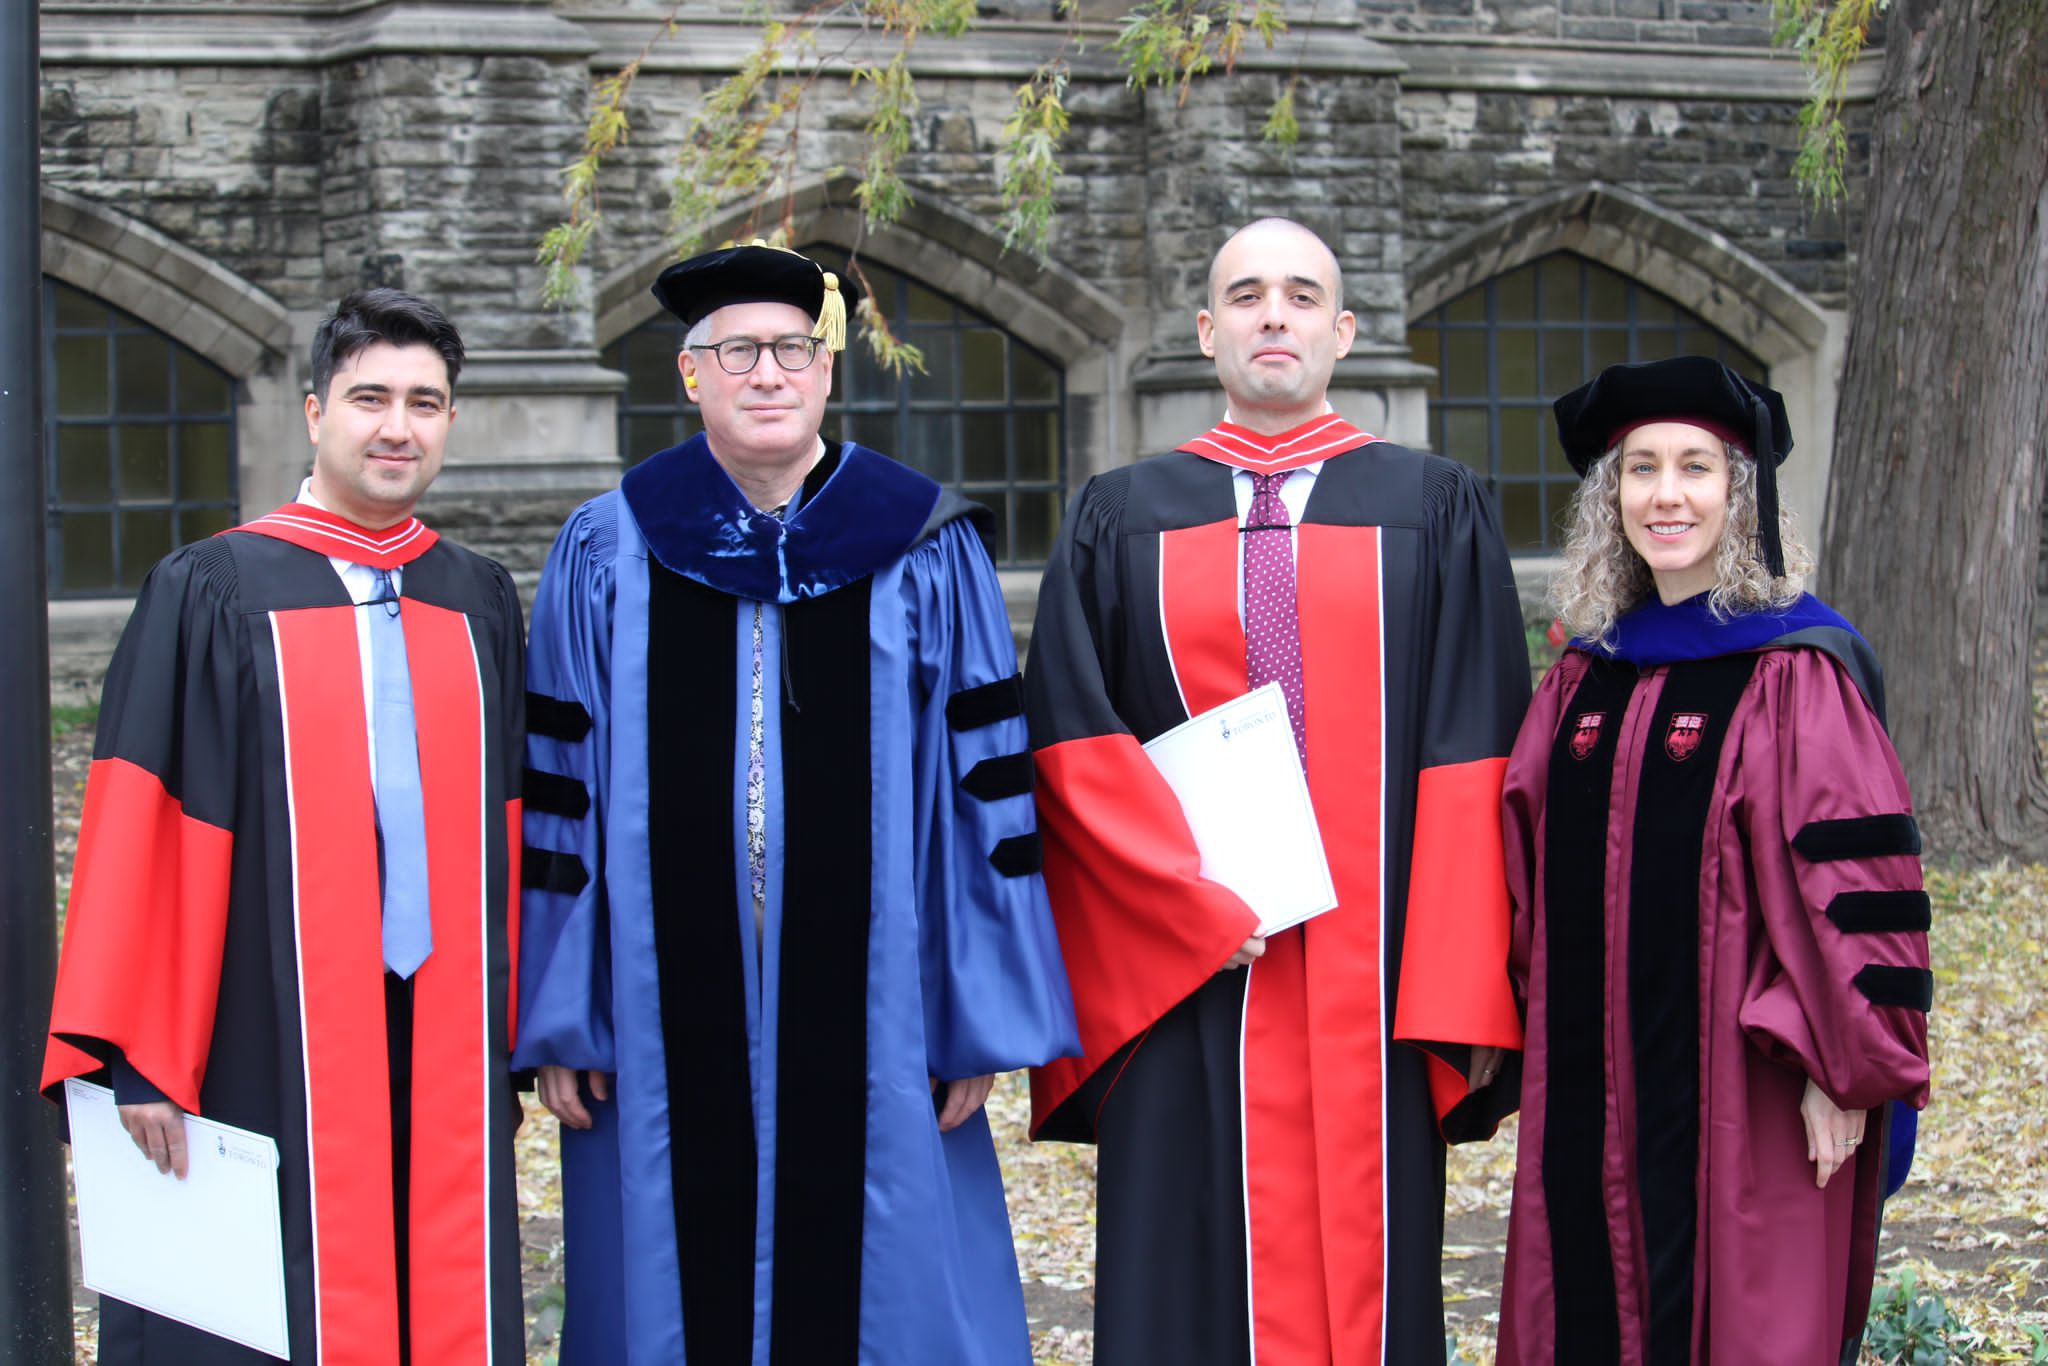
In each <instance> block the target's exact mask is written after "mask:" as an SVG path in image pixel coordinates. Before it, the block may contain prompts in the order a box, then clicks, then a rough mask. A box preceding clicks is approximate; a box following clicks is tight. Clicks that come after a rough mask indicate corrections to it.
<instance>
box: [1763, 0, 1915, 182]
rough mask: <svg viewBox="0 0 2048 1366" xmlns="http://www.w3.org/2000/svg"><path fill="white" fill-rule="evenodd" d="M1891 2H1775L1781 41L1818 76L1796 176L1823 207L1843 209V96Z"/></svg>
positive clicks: (1803, 114)
mask: <svg viewBox="0 0 2048 1366" xmlns="http://www.w3.org/2000/svg"><path fill="white" fill-rule="evenodd" d="M1886 3H1887V0H1771V16H1772V19H1773V20H1774V21H1775V23H1776V26H1777V32H1776V42H1777V44H1778V46H1780V47H1789V48H1792V49H1793V50H1794V51H1796V52H1797V53H1798V54H1799V57H1800V60H1801V61H1802V62H1803V63H1804V64H1805V66H1806V70H1807V74H1808V75H1809V76H1811V77H1812V81H1813V94H1812V96H1811V98H1809V99H1808V101H1807V103H1806V107H1805V108H1803V109H1801V110H1800V111H1799V156H1798V158H1797V159H1796V160H1795V161H1794V162H1793V163H1792V176H1793V178H1794V179H1795V180H1797V181H1798V182H1799V184H1800V186H1801V187H1802V188H1803V189H1804V190H1805V191H1806V192H1807V194H1809V195H1810V196H1812V198H1813V200H1814V202H1815V203H1817V204H1823V205H1832V204H1839V203H1840V202H1841V199H1842V164H1843V162H1844V161H1845V160H1846V159H1847V156H1848V151H1849V135H1848V133H1847V131H1846V130H1845V129H1844V128H1843V126H1842V92H1843V90H1844V89H1845V88H1846V87H1847V85H1848V81H1849V71H1850V68H1852V67H1854V66H1855V65H1856V60H1857V58H1858V57H1860V56H1862V54H1863V46H1864V43H1865V42H1866V41H1867V40H1868V39H1869V37H1870V26H1871V24H1872V23H1874V22H1875V21H1876V19H1877V16H1878V15H1880V14H1882V13H1884V10H1885V6H1886Z"/></svg>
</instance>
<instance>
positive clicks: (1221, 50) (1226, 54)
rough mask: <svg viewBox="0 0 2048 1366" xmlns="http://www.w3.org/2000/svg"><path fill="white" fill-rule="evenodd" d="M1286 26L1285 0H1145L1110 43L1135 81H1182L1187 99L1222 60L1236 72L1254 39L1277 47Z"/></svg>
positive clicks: (1183, 100) (1182, 98)
mask: <svg viewBox="0 0 2048 1366" xmlns="http://www.w3.org/2000/svg"><path fill="white" fill-rule="evenodd" d="M1286 29H1287V20H1286V18H1285V16H1283V15H1282V14H1281V12H1280V0H1251V3H1249V4H1247V3H1245V0H1144V3H1143V4H1140V5H1137V6H1135V7H1133V8H1132V9H1131V11H1130V12H1129V13H1128V14H1126V15H1124V19H1123V25H1122V27H1121V28H1120V29H1119V30H1118V32H1117V35H1116V38H1115V39H1114V40H1113V41H1112V42H1111V43H1110V47H1111V48H1112V49H1113V50H1114V51H1115V52H1116V55H1117V57H1118V58H1119V59H1120V60H1121V61H1122V62H1123V64H1124V70H1125V71H1126V72H1127V73H1129V76H1130V81H1131V84H1132V85H1134V86H1136V87H1137V88H1138V89H1140V90H1143V89H1145V88H1146V87H1147V86H1150V85H1154V84H1157V85H1161V86H1166V85H1178V86H1179V87H1180V97H1179V98H1180V102H1181V103H1182V104H1186V103H1187V102H1188V87H1189V86H1191V85H1192V84H1193V83H1194V80H1195V78H1196V77H1197V76H1200V75H1203V74H1205V73H1206V72H1208V70H1209V68H1210V67H1211V66H1213V65H1214V64H1215V63H1216V62H1217V61H1218V60H1221V61H1222V63H1223V69H1224V70H1225V71H1226V72H1228V71H1235V70H1236V69H1237V59H1238V58H1239V57H1240V56H1242V55H1243V53H1244V45H1245V42H1246V41H1247V40H1248V39H1250V38H1252V37H1253V36H1257V37H1260V38H1263V39H1265V42H1266V46H1267V47H1271V46H1273V43H1274V41H1275V40H1276V39H1278V38H1279V36H1280V35H1281V34H1282V33H1284V32H1285V31H1286Z"/></svg>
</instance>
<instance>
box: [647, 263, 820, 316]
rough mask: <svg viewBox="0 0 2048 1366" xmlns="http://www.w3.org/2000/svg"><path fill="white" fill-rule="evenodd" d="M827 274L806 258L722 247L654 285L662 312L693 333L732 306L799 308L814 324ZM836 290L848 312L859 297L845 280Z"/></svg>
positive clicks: (677, 267) (676, 266) (666, 273)
mask: <svg viewBox="0 0 2048 1366" xmlns="http://www.w3.org/2000/svg"><path fill="white" fill-rule="evenodd" d="M825 280H826V271H825V268H824V267H823V266H821V265H819V264H818V263H817V262H816V261H813V260H812V259H811V258H810V257H808V256H802V255H799V254H798V253H796V252H793V251H783V250H781V249H780V248H777V247H767V246H761V245H758V244H755V245H749V246H733V247H721V248H719V249H718V250H717V251H707V252H704V253H702V254H701V255H697V256H692V257H691V258H690V259H689V260H687V261H678V262H676V264H674V265H672V266H670V267H669V268H668V269H667V270H664V271H663V272H662V273H661V275H660V276H659V277H658V278H657V279H656V280H655V282H654V297H655V298H657V299H659V300H660V301H661V306H662V307H663V308H666V309H667V310H668V311H669V312H671V313H673V314H675V315H676V316H677V317H678V318H681V319H682V320H683V325H684V326H685V327H695V326H696V325H697V324H698V323H699V322H700V321H702V320H703V319H705V318H708V317H710V316H711V315H712V314H713V313H716V312H717V311H718V310H719V309H721V308H724V307H726V306H727V305H729V304H754V303H777V304H790V305H793V306H795V307H797V308H801V309H802V310H803V311H804V312H806V313H808V314H810V316H811V319H812V321H814V322H815V321H816V320H817V318H818V315H819V312H820V311H821V310H822V309H823V307H824V302H825V288H826V285H825ZM834 286H835V287H836V288H837V289H838V290H839V291H840V293H841V295H842V296H843V297H844V298H845V299H846V305H847V308H848V309H849V310H850V309H851V308H852V306H853V303H854V298H855V295H854V293H853V290H852V287H851V286H850V285H849V284H848V283H847V282H846V281H844V280H839V279H837V278H836V277H834Z"/></svg>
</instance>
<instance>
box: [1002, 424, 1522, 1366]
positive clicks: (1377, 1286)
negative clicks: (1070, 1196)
mask: <svg viewBox="0 0 2048 1366" xmlns="http://www.w3.org/2000/svg"><path fill="white" fill-rule="evenodd" d="M1224 459H1229V460H1230V464H1225V463H1221V461H1223V460H1224ZM1314 459H1323V460H1324V461H1325V463H1324V464H1323V466H1322V469H1321V471H1320V473H1319V474H1318V475H1317V477H1316V481H1315V484H1314V486H1313V489H1312V491H1311V493H1310V496H1309V499H1308V503H1307V507H1306V510H1305V511H1304V513H1303V515H1302V517H1301V519H1300V522H1299V528H1298V531H1297V534H1296V537H1295V541H1296V565H1297V573H1296V593H1297V599H1298V603H1299V608H1300V620H1301V652H1302V666H1303V676H1304V687H1305V693H1306V707H1305V721H1306V724H1305V734H1306V738H1307V755H1308V758H1307V773H1308V785H1309V793H1310V797H1311V799H1312V800H1313V802H1314V805H1315V810H1316V815H1317V818H1318V821H1319V823H1320V825H1321V829H1322V834H1323V840H1324V844H1325V847H1326V849H1327V852H1328V855H1329V861H1330V865H1331V873H1332V876H1333V879H1334V881H1335V883H1336V888H1337V895H1338V899H1339V904H1338V906H1337V908H1336V909H1334V910H1332V911H1329V912H1327V913H1326V914H1324V915H1322V916H1319V917H1317V918H1316V919H1314V920H1311V921H1309V922H1308V923H1307V924H1305V925H1302V926H1298V927H1296V928H1294V929H1289V930H1285V931H1283V932H1281V933H1278V934H1275V935H1273V936H1271V937H1270V938H1269V939H1268V940H1267V948H1266V953H1265V956H1264V957H1262V958H1261V959H1259V960H1258V962H1257V963H1256V964H1254V965H1253V966H1252V967H1251V968H1250V969H1249V970H1246V971H1219V969H1221V968H1222V967H1223V965H1224V963H1225V961H1226V960H1227V959H1229V958H1230V956H1231V955H1232V953H1233V952H1234V951H1235V950H1236V949H1237V947H1238V946H1239V945H1240V944H1242V943H1243V942H1244V940H1245V938H1246V936H1247V935H1248V934H1250V933H1251V932H1252V930H1253V929H1254V928H1255V926H1256V924H1257V917H1256V916H1255V915H1253V913H1252V912H1251V911H1250V910H1249V908H1247V907H1246V906H1245V904H1244V903H1243V902H1242V901H1241V900H1240V899H1239V898H1238V897H1236V896H1235V895H1234V894H1232V893H1231V892H1229V891H1228V890H1227V889H1225V888H1223V887H1222V886H1220V885H1218V884H1216V883H1214V882H1210V881H1208V880H1206V879H1204V878H1203V877H1201V875H1200V873H1199V866H1200V858H1199V855H1198V854H1197V852H1196V850H1195V846H1194V842H1193V839H1192V837H1191V836H1190V834H1189V831H1188V826H1187V822H1186V820H1185V818H1184V817H1183V816H1182V815H1181V812H1180V808H1179V806H1178V805H1177V804H1176V803H1175V801H1174V798H1173V795H1172V792H1171V791H1170V790H1169V789H1168V788H1167V786H1166V784H1165V782H1164V780H1163V779H1161V777H1160V776H1159V773H1158V771H1157V770H1156V769H1155V768H1153V767H1152V764H1151V761H1150V760H1149V759H1148V758H1147V756H1146V755H1145V753H1144V751H1143V750H1142V749H1141V748H1140V744H1141V742H1143V741H1146V740H1149V739H1151V738H1152V737H1154V736H1156V735H1158V734H1160V733H1161V732H1162V731H1165V730H1167V729H1169V728H1171V727H1172V726H1174V725H1177V724H1178V723H1180V722H1182V721H1184V720H1186V719H1187V718H1188V717H1189V716H1191V715H1194V714H1197V713H1200V712H1203V711H1206V710H1208V709H1209V708H1211V707H1214V706H1216V705H1218V704H1220V703H1222V702H1225V701H1227V700H1229V699H1230V698H1232V697H1235V696H1237V695H1239V694H1241V693H1243V692H1244V691H1245V690H1246V687H1247V684H1248V679H1247V672H1246V659H1245V638H1244V630H1243V627H1242V625H1241V624H1240V616H1239V608H1238V601H1239V588H1238V559H1239V556H1238V541H1239V539H1240V535H1239V522H1238V517H1237V511H1236V502H1235V498H1234V495H1233V491H1232V486H1231V481H1232V479H1233V477H1234V476H1233V472H1232V469H1231V464H1236V465H1239V466H1240V467H1244V468H1251V469H1254V470H1258V469H1262V468H1292V467H1293V466H1294V465H1296V464H1300V463H1303V462H1304V461H1306V460H1314ZM1268 462H1270V463H1268ZM1025 691H1026V696H1027V702H1028V708H1029V714H1030V720H1031V733H1032V734H1031V738H1032V745H1033V748H1034V749H1035V750H1036V753H1037V761H1038V772H1039V813H1040V819H1039V826H1040V830H1041V831H1042V832H1043V835H1044V839H1045V879H1046V887H1047V890H1048V892H1049V894H1050V897H1051V900H1052V907H1053V914H1054V918H1055V920H1056V922H1057V924H1058V926H1059V935H1060V944H1061V948H1062V950H1063V952H1064V954H1065V956H1066V960H1067V969H1068V974H1069V977H1070V979H1071V981H1072V983H1073V988H1074V1003H1075V1008H1076V1012H1077V1014H1078V1017H1079V1021H1080V1027H1081V1043H1082V1047H1083V1049H1084V1051H1085V1056H1084V1057H1082V1058H1079V1059H1072V1060H1062V1061H1060V1062H1056V1063H1053V1064H1050V1065H1048V1066H1046V1067H1043V1068H1040V1069H1039V1070H1038V1071H1037V1072H1036V1073H1035V1074H1034V1076H1033V1086H1032V1089H1033V1100H1034V1110H1035V1114H1034V1120H1035V1124H1036V1126H1037V1128H1036V1132H1037V1134H1038V1135H1039V1136H1040V1137H1041V1138H1064V1139H1079V1140H1083V1141H1098V1142H1099V1143H1100V1145H1101V1151H1100V1167H1099V1182H1098V1188H1099V1191H1100V1208H1099V1219H1098V1242H1097V1249H1098V1251H1097V1267H1098V1273H1097V1300H1096V1353H1097V1359H1098V1360H1102V1361H1105V1362H1111V1363H1116V1366H1136V1364H1137V1363H1145V1362H1158V1363H1167V1362H1171V1363H1173V1366H1208V1364H1214V1366H1234V1364H1236V1363H1246V1362H1249V1361H1251V1360H1252V1359H1253V1358H1254V1356H1256V1360H1257V1361H1258V1362H1259V1363H1260V1366H1297V1364H1298V1363H1300V1364H1308V1366H1329V1363H1331V1362H1333V1361H1334V1362H1337V1363H1343V1364H1344V1366H1351V1364H1352V1363H1366V1362H1379V1361H1382V1360H1384V1361H1387V1362H1399V1363H1404V1364H1405V1363H1413V1362H1422V1361H1429V1360H1436V1361H1441V1360H1442V1356H1443V1345H1444V1332H1443V1315H1442V1287H1441V1281H1440V1279H1439V1245H1440V1242H1441V1230H1442V1221H1443V1171H1444V1168H1443V1162H1444V1146H1443V1142H1444V1136H1445V1135H1450V1136H1452V1137H1472V1136H1480V1135H1483V1134H1486V1133H1489V1132H1491V1130H1492V1127H1493V1124H1494V1122H1495V1121H1496V1120H1497V1118H1498V1117H1499V1115H1500V1113H1501V1112H1502V1111H1503V1110H1505V1109H1508V1108H1512V1103H1513V1102H1512V1097H1513V1093H1514V1077H1515V1075H1517V1074H1516V1073H1515V1072H1514V1070H1513V1069H1512V1068H1510V1069H1509V1070H1508V1073H1507V1075H1505V1076H1504V1077H1502V1078H1501V1079H1499V1080H1497V1081H1496V1082H1495V1083H1494V1084H1493V1085H1492V1086H1491V1087H1488V1088H1486V1089H1485V1090H1484V1091H1482V1092H1481V1093H1480V1094H1479V1095H1477V1096H1473V1097H1469V1098H1468V1097H1467V1095H1466V1086H1465V1081H1464V1076H1463V1064H1464V1062H1465V1061H1466V1058H1467V1056H1468V1047H1467V1046H1469V1045H1474V1044H1497V1045H1503V1046H1507V1047H1513V1046H1515V1045H1516V1044H1518V1043H1519V1036H1520V1031H1519V1024H1518V1021H1517V1019H1516V1017H1515V1011H1514V1003H1513V999H1512V995H1511V992H1510V990H1509V986H1508V980H1507V973H1506V966H1507V934H1508V912H1507V903H1506V888H1505V882H1504V879H1503V877H1502V872H1501V864H1500V857H1501V853H1500V844H1499V839H1498V833H1497V832H1498V820H1497V815H1496V813H1497V810H1498V808H1497V806H1496V805H1495V803H1496V802H1497V800H1498V794H1499V783H1500V781H1501V775H1502V772H1503V770H1504V768H1505V764H1506V755H1507V750H1508V745H1509V743H1510V740H1511V737H1512V735H1513V733H1514V728H1515V725H1516V723H1517V721H1518V720H1519V719H1520V717H1521V714H1522V709H1523V707H1524V705H1525V703H1526V700H1527V696H1528V661H1527V657H1526V654H1525V650H1524V646H1523V636H1522V626H1521V615H1520V609H1519V606H1518V603H1517V599H1516V596H1515V588H1514V576H1513V573H1512V572H1511V570H1510V569H1509V566H1508V560H1507V555H1506V553H1505V549H1504V547H1503V545H1502V542H1501V538H1500V533H1499V531H1498V529H1497V527H1496V524H1495V521H1494V516H1493V509H1492V503H1491V500H1490V499H1489V498H1488V496H1487V494H1486V492H1485V490H1484V489H1482V488H1481V487H1480V486H1479V485H1478V483H1477V482H1476V481H1475V480H1474V479H1473V478H1472V477H1471V475H1470V474H1469V473H1468V472H1467V471H1466V470H1465V468H1464V467H1463V466H1461V465H1459V464H1457V463H1456V462H1454V461H1450V460H1445V459H1442V458H1440V457H1436V456H1429V455H1422V454H1419V453H1417V452H1414V451H1409V450H1404V449H1402V448H1400V447H1398V446H1394V445H1392V444H1390V443H1387V442H1382V441H1377V440H1375V439H1374V438H1372V437H1369V436H1366V435H1365V434H1363V433H1361V432H1358V431H1357V430H1356V429H1354V428H1351V427H1349V426H1348V425H1346V424H1344V423H1343V422H1342V421H1341V419H1338V418H1335V417H1334V416H1332V417H1328V418H1325V419H1319V420H1318V421H1317V422H1315V423H1311V424H1308V426H1307V427H1305V428H1303V429H1299V430H1297V431H1296V432H1293V433H1288V434H1286V435H1285V436H1283V437H1280V438H1272V439H1261V438H1258V437H1256V436H1255V435H1254V434H1252V433H1249V432H1245V431H1243V430H1242V429H1237V428H1232V427H1229V426H1227V425H1226V426H1225V427H1223V428H1219V429H1218V430H1217V431H1216V432H1213V433H1211V434H1210V435H1209V436H1208V437H1204V438H1198V440H1197V441H1196V442H1191V443H1190V444H1189V447H1187V448H1184V449H1183V450H1181V451H1178V452H1175V453H1173V454H1170V455H1165V456H1161V457H1159V458H1158V459H1154V460H1147V461H1144V462H1142V463H1140V464H1137V465H1133V466H1129V467H1126V468H1123V469H1118V470H1113V471H1110V472H1109V473H1106V474H1103V475H1099V476H1097V477H1096V478H1095V479H1093V480H1091V481H1089V484H1088V486H1087V487H1086V488H1085V489H1084V490H1083V491H1082V492H1081V493H1080V495H1079V496H1078V497H1077V498H1076V499H1075V500H1074V503H1073V506H1072V508H1071V509H1070V510H1069V513H1068V517H1067V522H1066V526H1065V527H1064V529H1063V530H1062V532H1061V535H1060V540H1059V544H1058V546H1057V548H1056V550H1055V552H1054V556H1053V560H1052V563H1051V564H1050V565H1049V566H1048V568H1047V570H1046V576H1045V585H1044V590H1043V592H1042V594H1041V596H1040V599H1039V609H1038V623H1037V628H1036V630H1035V632H1034V634H1033V637H1032V645H1031V661H1030V667H1029V669H1028V671H1027V674H1026V680H1025ZM1411 1044H1414V1045H1422V1046H1421V1047H1417V1046H1411ZM1425 1048H1428V1049H1429V1050H1430V1051H1427V1052H1425V1051H1424V1049H1425ZM1440 1126H1441V1127H1440Z"/></svg>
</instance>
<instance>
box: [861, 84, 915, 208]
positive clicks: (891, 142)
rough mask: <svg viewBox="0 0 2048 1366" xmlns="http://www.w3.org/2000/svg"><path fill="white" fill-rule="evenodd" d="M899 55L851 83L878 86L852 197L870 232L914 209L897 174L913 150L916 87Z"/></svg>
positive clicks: (906, 190)
mask: <svg viewBox="0 0 2048 1366" xmlns="http://www.w3.org/2000/svg"><path fill="white" fill-rule="evenodd" d="M904 55H905V54H904V53H901V52H899V53H897V54H896V58H895V60H894V61H892V62H890V63H889V65H887V66H885V67H880V68H877V67H872V66H866V67H856V68H855V69H854V73H853V83H854V84H855V85H859V84H860V83H861V82H862V81H866V82H868V83H869V84H870V85H872V86H874V88H875V102H874V106H873V108H872V109H871V110H870V111H869V113H868V123H867V134H868V159H867V165H866V166H865V167H864V168H863V169H862V172H861V178H860V184H859V185H858V186H856V187H855V189H854V192H853V194H854V198H856V199H858V200H859V201H860V206H861V209H862V210H863V211H864V212H865V213H866V215H867V222H868V226H869V227H870V228H878V227H882V226H884V225H886V224H889V223H894V222H895V221H896V220H897V219H899V218H901V217H903V211H904V210H905V209H907V208H909V207H910V187H909V186H908V185H905V184H904V183H903V177H902V176H901V175H899V174H898V173H897V169H896V168H897V167H898V166H900V165H902V163H903V158H904V156H905V155H906V154H907V153H908V152H909V151H910V121H911V119H912V118H913V117H914V116H915V115H916V114H917V105H918V99H917V86H916V82H915V81H914V80H913V79H912V78H911V75H910V68H908V67H907V66H905V65H904V64H903V58H904Z"/></svg>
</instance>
